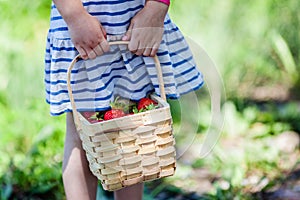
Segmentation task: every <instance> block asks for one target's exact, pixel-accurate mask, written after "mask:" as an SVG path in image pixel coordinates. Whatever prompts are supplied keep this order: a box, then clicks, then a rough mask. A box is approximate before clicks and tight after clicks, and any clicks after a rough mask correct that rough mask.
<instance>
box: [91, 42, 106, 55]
mask: <svg viewBox="0 0 300 200" xmlns="http://www.w3.org/2000/svg"><path fill="white" fill-rule="evenodd" d="M93 50H94V52H95V53H96V55H97V56H101V55H102V54H103V53H104V52H103V50H102V48H101V46H100V44H99V45H97V46H96V47H95V48H94V49H93Z"/></svg>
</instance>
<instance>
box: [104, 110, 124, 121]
mask: <svg viewBox="0 0 300 200" xmlns="http://www.w3.org/2000/svg"><path fill="white" fill-rule="evenodd" d="M124 116H125V113H124V111H123V110H121V109H112V110H108V111H106V112H105V114H104V120H110V119H115V118H119V117H124Z"/></svg>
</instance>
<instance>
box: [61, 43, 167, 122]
mask: <svg viewBox="0 0 300 200" xmlns="http://www.w3.org/2000/svg"><path fill="white" fill-rule="evenodd" d="M120 44H121V45H122V44H123V45H128V44H129V41H112V42H109V45H110V46H111V45H120ZM79 59H81V56H80V55H77V56H76V57H75V58H74V59H73V60H72V62H71V64H70V66H69V68H68V72H67V87H68V93H69V98H70V102H71V106H72V109H73V115H74V120H75V124H77V125H78V124H79V122H80V120H79V117H78V114H77V112H76V111H77V109H76V105H75V100H74V96H73V92H72V87H71V71H72V69H73V67H74V65H75V63H76V62H77V61H78V60H79ZM154 62H155V67H156V71H157V78H158V84H159V90H160V96H161V98H162V99H164V100H166V93H165V87H164V81H163V75H162V70H161V66H160V62H159V60H158V57H157V55H155V56H154Z"/></svg>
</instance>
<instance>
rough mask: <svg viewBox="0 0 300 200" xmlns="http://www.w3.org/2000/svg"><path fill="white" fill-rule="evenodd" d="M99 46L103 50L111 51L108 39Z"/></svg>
mask: <svg viewBox="0 0 300 200" xmlns="http://www.w3.org/2000/svg"><path fill="white" fill-rule="evenodd" d="M99 46H100V47H101V49H102V50H103V52H108V51H109V44H108V42H107V40H106V39H104V40H103V41H102V42H100V44H99Z"/></svg>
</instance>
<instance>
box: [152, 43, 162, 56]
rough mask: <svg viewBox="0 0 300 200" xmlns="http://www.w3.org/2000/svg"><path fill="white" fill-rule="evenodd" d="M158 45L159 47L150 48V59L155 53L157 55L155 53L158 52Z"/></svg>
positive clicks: (155, 45) (156, 45)
mask: <svg viewBox="0 0 300 200" xmlns="http://www.w3.org/2000/svg"><path fill="white" fill-rule="evenodd" d="M159 45H160V44H154V45H153V47H152V49H151V53H150V56H151V57H154V56H155V55H156V53H157V51H158V48H159Z"/></svg>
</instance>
